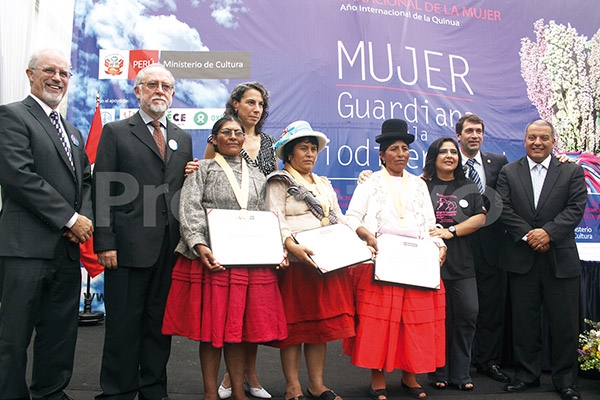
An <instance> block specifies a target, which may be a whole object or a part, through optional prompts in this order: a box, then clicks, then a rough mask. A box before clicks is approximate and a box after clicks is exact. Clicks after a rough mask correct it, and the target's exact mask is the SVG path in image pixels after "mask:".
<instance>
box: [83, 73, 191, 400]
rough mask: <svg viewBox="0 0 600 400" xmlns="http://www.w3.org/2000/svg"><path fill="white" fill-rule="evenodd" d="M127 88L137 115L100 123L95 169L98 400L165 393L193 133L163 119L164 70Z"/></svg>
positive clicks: (169, 82)
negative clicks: (169, 316) (102, 314)
mask: <svg viewBox="0 0 600 400" xmlns="http://www.w3.org/2000/svg"><path fill="white" fill-rule="evenodd" d="M134 90H135V95H136V97H137V98H138V100H139V103H140V110H139V112H137V113H136V114H135V115H133V116H131V117H130V118H127V119H124V120H121V121H116V122H112V123H109V124H106V125H105V126H104V128H103V130H102V136H101V138H100V143H99V145H98V153H97V157H96V164H95V167H94V168H95V169H94V190H95V197H94V201H95V202H94V207H95V215H96V216H97V218H98V219H97V221H96V231H95V233H94V251H95V252H96V253H97V254H98V263H99V264H100V265H102V266H103V267H104V268H105V269H106V270H105V277H104V301H105V306H106V334H105V339H104V351H103V355H102V369H101V372H100V386H101V388H102V394H100V395H98V396H97V398H98V399H133V398H134V397H135V396H136V395H138V394H139V398H140V399H148V400H156V399H163V398H168V394H167V387H166V384H167V377H166V365H167V361H168V359H169V353H170V347H171V337H170V336H165V335H163V334H162V333H161V328H162V319H163V314H164V308H165V304H166V299H167V295H168V293H169V288H170V284H171V271H172V268H173V265H174V262H175V255H174V253H173V250H174V248H175V246H176V245H177V243H178V241H179V222H178V204H179V190H180V189H181V186H182V185H183V179H184V169H185V165H186V163H187V162H188V161H190V160H191V159H192V140H191V137H190V135H189V134H188V133H187V132H186V131H184V130H183V129H180V128H179V127H177V126H176V125H174V124H172V123H171V122H170V121H168V120H167V118H166V112H167V109H168V108H169V106H170V105H171V102H172V100H173V96H174V93H175V80H174V78H173V75H172V74H171V72H170V71H169V70H168V69H166V68H165V67H164V66H162V65H160V64H153V65H150V66H148V67H146V68H144V69H142V70H141V71H140V72H139V73H138V75H137V78H136V81H135V88H134Z"/></svg>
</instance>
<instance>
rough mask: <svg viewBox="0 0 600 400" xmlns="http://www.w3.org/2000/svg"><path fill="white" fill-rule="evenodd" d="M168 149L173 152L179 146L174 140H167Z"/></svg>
mask: <svg viewBox="0 0 600 400" xmlns="http://www.w3.org/2000/svg"><path fill="white" fill-rule="evenodd" d="M169 147H170V148H171V150H173V151H175V150H177V149H178V148H179V145H178V144H177V142H176V141H175V139H171V140H169Z"/></svg>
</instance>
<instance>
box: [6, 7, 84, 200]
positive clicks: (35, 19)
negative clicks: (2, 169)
mask: <svg viewBox="0 0 600 400" xmlns="http://www.w3.org/2000/svg"><path fill="white" fill-rule="evenodd" d="M74 4H75V0H0V104H6V103H11V102H13V101H17V100H21V99H23V98H25V96H27V94H28V93H29V80H28V79H27V75H25V69H26V68H27V61H28V60H29V56H30V55H31V53H32V52H33V51H35V50H37V49H44V48H55V49H58V50H60V51H62V52H63V53H64V54H65V56H66V57H67V58H68V59H70V58H71V36H72V34H73V10H74ZM65 101H66V97H65ZM63 103H64V102H63ZM64 109H65V105H64V104H63V105H61V110H63V112H64ZM0 151H2V149H0ZM1 207H2V200H1V198H0V208H1Z"/></svg>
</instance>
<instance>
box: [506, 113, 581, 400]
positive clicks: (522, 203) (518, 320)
mask: <svg viewBox="0 0 600 400" xmlns="http://www.w3.org/2000/svg"><path fill="white" fill-rule="evenodd" d="M555 143H556V138H555V135H554V129H553V127H552V125H551V124H550V123H548V122H546V121H543V120H537V121H533V122H531V123H530V124H529V125H527V128H526V130H525V150H526V152H527V157H523V158H521V159H519V160H517V161H515V162H512V163H510V164H507V165H506V166H505V167H504V168H503V169H502V171H501V172H500V176H499V177H498V185H497V190H498V193H499V194H500V196H501V197H502V201H503V204H504V205H503V211H502V222H503V223H504V225H505V226H506V230H507V234H506V236H505V238H504V242H503V246H502V258H501V264H502V267H503V268H504V269H506V270H507V271H509V272H510V288H511V300H512V303H513V304H515V305H516V304H518V307H513V340H514V355H515V363H516V368H515V371H516V374H515V380H514V381H512V382H511V383H509V384H507V385H506V386H505V387H504V390H506V391H508V392H520V391H523V390H526V389H527V388H529V387H535V386H539V385H540V374H541V369H542V340H541V336H542V335H541V325H540V319H541V309H542V305H543V306H544V308H545V310H546V313H547V315H548V321H549V327H550V338H551V351H552V360H551V368H552V383H553V384H554V387H555V388H556V390H558V391H559V392H560V397H561V398H562V399H563V400H578V399H581V396H580V394H579V392H578V390H577V367H578V366H577V352H576V351H577V339H578V334H579V284H580V282H579V278H580V274H581V263H580V261H579V255H578V253H577V247H576V245H575V233H574V229H575V227H577V225H578V224H579V222H580V221H581V218H582V217H583V213H584V210H585V205H586V203H587V188H586V184H585V179H584V174H583V169H582V168H581V167H580V166H578V165H576V164H573V163H564V164H561V163H560V162H559V161H557V160H556V159H555V158H554V157H552V156H551V155H550V153H551V151H552V149H553V147H554V145H555Z"/></svg>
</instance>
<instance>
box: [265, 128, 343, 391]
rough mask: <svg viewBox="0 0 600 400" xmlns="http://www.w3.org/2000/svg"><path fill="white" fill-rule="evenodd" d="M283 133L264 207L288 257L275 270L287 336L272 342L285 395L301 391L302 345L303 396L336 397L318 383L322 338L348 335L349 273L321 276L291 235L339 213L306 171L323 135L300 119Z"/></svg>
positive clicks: (323, 183)
mask: <svg viewBox="0 0 600 400" xmlns="http://www.w3.org/2000/svg"><path fill="white" fill-rule="evenodd" d="M283 133H284V134H283V136H282V137H281V139H280V140H279V141H278V142H277V143H276V144H275V148H276V151H277V157H279V158H280V159H282V160H283V162H284V163H285V167H284V169H283V170H282V171H275V172H274V173H272V174H271V175H269V177H268V185H267V207H268V208H269V209H270V210H272V211H276V212H277V213H278V215H279V220H280V223H281V230H282V235H283V237H284V242H285V247H286V248H287V251H288V255H289V258H290V266H289V267H288V268H287V269H285V270H281V271H280V272H279V288H280V290H281V293H282V298H283V302H284V309H285V315H286V319H287V327H288V337H287V339H285V340H284V341H281V342H277V343H276V344H275V345H274V346H276V347H278V348H280V349H281V364H282V367H283V373H284V375H285V379H286V389H285V400H289V399H298V398H300V397H301V396H302V395H303V394H302V388H301V385H300V381H299V378H298V373H299V370H300V361H301V357H302V344H304V356H305V358H306V365H307V369H308V377H309V383H308V387H307V389H306V392H307V395H308V397H309V398H312V399H322V400H335V399H337V400H341V397H340V396H338V395H337V394H336V393H335V392H334V391H332V390H330V389H329V388H327V387H326V386H325V384H324V383H323V370H324V367H325V354H326V343H327V342H330V341H333V340H338V339H343V338H348V337H351V336H354V320H353V318H354V303H353V299H352V283H351V278H350V273H349V270H348V269H347V268H346V269H341V270H337V271H334V272H330V273H328V274H326V275H321V274H320V273H319V272H318V271H317V269H316V265H315V264H314V263H313V262H312V261H311V259H310V258H309V255H311V254H313V253H312V251H311V250H310V249H308V248H307V247H306V246H303V245H300V244H297V243H295V242H294V240H293V239H292V237H291V234H292V233H294V232H298V231H303V230H307V229H312V228H318V227H320V226H325V225H328V224H335V223H337V222H342V221H341V220H342V219H343V218H344V216H343V214H342V212H341V210H340V207H339V205H338V203H337V196H336V193H335V192H334V191H333V188H332V187H331V184H330V183H329V181H328V180H327V179H326V178H322V177H319V176H317V175H315V174H314V173H313V172H312V169H313V167H314V165H315V162H316V161H317V154H318V153H319V152H320V151H321V150H323V148H324V147H325V145H326V144H327V142H328V139H327V136H325V134H323V133H321V132H317V131H314V130H313V129H312V128H311V126H310V124H309V123H308V122H306V121H296V122H294V123H292V124H290V125H288V127H287V128H286V129H285V130H284V131H283Z"/></svg>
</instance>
